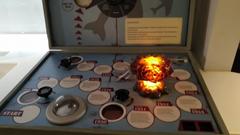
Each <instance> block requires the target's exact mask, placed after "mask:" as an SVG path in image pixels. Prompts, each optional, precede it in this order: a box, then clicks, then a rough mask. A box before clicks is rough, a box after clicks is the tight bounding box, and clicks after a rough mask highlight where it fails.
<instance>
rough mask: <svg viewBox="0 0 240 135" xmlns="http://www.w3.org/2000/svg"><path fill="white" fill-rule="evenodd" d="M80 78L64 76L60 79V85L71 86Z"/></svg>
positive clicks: (78, 81)
mask: <svg viewBox="0 0 240 135" xmlns="http://www.w3.org/2000/svg"><path fill="white" fill-rule="evenodd" d="M80 81H81V79H80V78H74V77H66V78H64V79H63V80H61V81H60V86H61V87H63V88H72V87H75V86H77V85H78V84H79V83H80Z"/></svg>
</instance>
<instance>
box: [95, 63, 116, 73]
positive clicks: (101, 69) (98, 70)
mask: <svg viewBox="0 0 240 135" xmlns="http://www.w3.org/2000/svg"><path fill="white" fill-rule="evenodd" d="M111 71H112V67H111V66H109V65H99V66H97V67H96V68H94V72H95V73H96V74H98V75H102V74H108V73H111Z"/></svg>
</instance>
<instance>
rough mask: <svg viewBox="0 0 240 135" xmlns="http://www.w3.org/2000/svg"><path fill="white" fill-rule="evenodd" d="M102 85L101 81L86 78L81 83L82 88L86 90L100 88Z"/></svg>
mask: <svg viewBox="0 0 240 135" xmlns="http://www.w3.org/2000/svg"><path fill="white" fill-rule="evenodd" d="M100 85H101V82H100V81H90V80H85V81H83V82H81V83H80V86H79V87H80V89H81V90H83V91H86V92H91V91H94V90H96V89H98V88H99V87H100Z"/></svg>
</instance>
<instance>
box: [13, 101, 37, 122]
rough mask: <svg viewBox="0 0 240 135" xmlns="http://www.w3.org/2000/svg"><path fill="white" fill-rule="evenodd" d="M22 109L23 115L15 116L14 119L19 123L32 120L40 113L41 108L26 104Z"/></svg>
mask: <svg viewBox="0 0 240 135" xmlns="http://www.w3.org/2000/svg"><path fill="white" fill-rule="evenodd" d="M20 110H21V111H23V115H22V116H21V117H13V119H14V121H15V122H16V123H19V124H23V123H27V122H30V121H32V120H34V119H36V118H37V117H38V115H39V114H40V108H39V107H38V106H35V105H31V106H26V107H23V108H22V109H20Z"/></svg>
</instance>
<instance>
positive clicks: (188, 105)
mask: <svg viewBox="0 0 240 135" xmlns="http://www.w3.org/2000/svg"><path fill="white" fill-rule="evenodd" d="M176 102H177V105H178V107H179V108H180V109H182V110H183V111H186V112H191V109H201V108H202V103H201V101H200V100H199V99H197V98H195V97H193V96H180V97H178V98H177V101H176Z"/></svg>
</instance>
